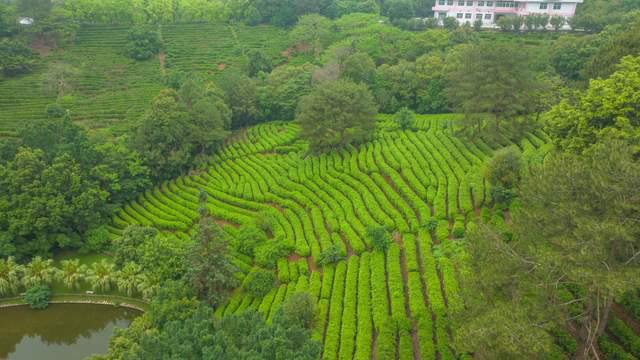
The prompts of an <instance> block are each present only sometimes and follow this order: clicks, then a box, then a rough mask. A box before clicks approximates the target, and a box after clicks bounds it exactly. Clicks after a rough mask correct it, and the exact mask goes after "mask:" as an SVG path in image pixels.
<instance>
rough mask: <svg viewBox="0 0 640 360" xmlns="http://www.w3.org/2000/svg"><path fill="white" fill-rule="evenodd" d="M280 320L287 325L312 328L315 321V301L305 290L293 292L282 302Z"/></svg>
mask: <svg viewBox="0 0 640 360" xmlns="http://www.w3.org/2000/svg"><path fill="white" fill-rule="evenodd" d="M281 309H282V314H281V315H280V316H281V318H280V319H281V320H282V321H284V322H285V324H287V325H288V326H300V327H302V328H305V329H311V328H313V326H314V324H315V321H316V302H315V301H314V300H313V299H312V298H311V296H310V295H309V294H308V293H306V292H301V293H295V294H293V295H291V297H289V298H288V299H287V300H286V301H285V302H284V304H282V308H281Z"/></svg>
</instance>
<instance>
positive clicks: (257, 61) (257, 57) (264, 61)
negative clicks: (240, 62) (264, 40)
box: [247, 50, 273, 77]
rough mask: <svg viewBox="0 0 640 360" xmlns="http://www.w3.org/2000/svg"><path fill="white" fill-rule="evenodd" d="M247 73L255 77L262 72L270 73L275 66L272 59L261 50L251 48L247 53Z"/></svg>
mask: <svg viewBox="0 0 640 360" xmlns="http://www.w3.org/2000/svg"><path fill="white" fill-rule="evenodd" d="M247 59H248V63H247V75H249V76H250V77H255V76H257V75H258V74H260V73H265V74H268V73H270V72H271V69H272V68H273V64H272V61H271V59H270V58H269V57H267V56H266V55H265V54H264V53H263V52H262V51H260V50H251V51H249V53H248V54H247Z"/></svg>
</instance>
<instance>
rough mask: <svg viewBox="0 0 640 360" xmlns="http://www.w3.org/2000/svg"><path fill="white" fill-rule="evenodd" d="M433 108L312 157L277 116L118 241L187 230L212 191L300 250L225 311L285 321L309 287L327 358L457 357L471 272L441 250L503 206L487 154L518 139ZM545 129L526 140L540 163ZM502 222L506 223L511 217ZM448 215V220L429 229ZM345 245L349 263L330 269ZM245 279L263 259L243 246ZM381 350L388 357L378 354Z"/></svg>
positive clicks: (151, 200) (215, 208) (126, 216)
mask: <svg viewBox="0 0 640 360" xmlns="http://www.w3.org/2000/svg"><path fill="white" fill-rule="evenodd" d="M449 118H450V119H447V118H445V117H442V116H421V117H419V120H418V126H417V127H418V130H416V131H399V130H396V129H395V128H394V126H393V124H391V121H390V120H389V119H388V118H387V117H381V118H380V120H379V131H378V132H377V134H376V138H375V140H374V141H371V142H369V143H367V144H364V145H362V146H360V147H358V148H355V147H351V148H349V149H345V150H341V151H334V152H331V153H328V154H324V155H321V156H306V155H305V150H306V144H305V143H303V142H301V141H299V140H298V138H297V132H298V126H297V125H296V124H293V123H267V124H262V125H259V126H256V127H253V128H250V129H248V130H247V131H246V132H242V133H239V134H237V135H236V136H235V137H233V139H234V140H232V141H231V142H230V143H229V144H227V146H225V148H224V149H223V150H222V151H221V152H220V153H219V154H218V155H217V156H215V157H214V158H213V159H212V160H211V164H210V166H209V167H208V168H207V169H200V170H194V171H192V172H191V174H189V175H185V176H183V177H181V178H179V179H176V180H174V181H170V182H166V183H164V184H162V185H161V186H160V187H158V188H155V189H152V190H149V191H147V192H146V193H145V194H144V195H143V196H141V197H140V198H139V199H138V200H137V201H135V202H133V203H130V204H128V205H126V206H125V207H124V208H123V209H121V210H120V211H119V212H118V213H117V214H116V215H115V217H114V220H113V225H112V227H111V232H112V233H113V236H114V237H117V236H119V235H120V234H122V231H123V230H124V229H125V228H126V227H127V226H128V225H130V224H143V225H148V226H155V227H157V228H159V229H161V230H163V231H167V232H171V233H176V234H178V235H179V236H188V234H189V233H191V232H192V231H193V229H194V223H195V221H196V220H197V217H198V206H199V205H198V198H199V196H198V195H199V193H200V191H201V190H204V191H206V192H207V194H208V204H207V206H208V209H209V211H210V213H211V214H212V216H213V217H215V218H216V220H217V221H218V223H219V224H221V225H223V229H224V230H225V231H226V232H228V233H229V234H230V235H234V234H235V233H237V231H238V230H237V227H238V226H239V225H242V224H251V223H252V222H253V221H255V218H256V217H257V216H258V215H259V214H261V213H265V212H267V213H271V214H273V216H274V217H275V218H276V219H277V224H276V225H275V226H274V229H273V231H272V235H273V239H272V240H270V241H282V242H285V243H287V244H289V245H290V246H291V247H292V248H294V249H295V251H294V252H293V253H292V254H290V255H289V256H288V257H285V258H281V259H280V260H278V262H277V278H278V285H277V286H276V287H274V288H273V289H272V290H271V291H270V292H269V293H268V294H267V295H266V296H264V297H263V298H252V297H250V296H248V295H246V294H244V293H243V292H242V291H241V290H237V291H236V292H235V293H234V295H233V296H232V297H231V299H230V300H229V302H228V303H227V304H226V306H223V307H220V308H218V310H217V315H219V316H223V315H225V314H235V313H240V312H243V311H247V310H248V309H253V310H256V311H258V312H260V313H262V314H263V315H264V316H265V318H267V319H272V318H273V316H274V314H275V313H276V311H277V309H278V308H279V306H280V305H281V304H282V303H283V302H284V301H286V299H287V298H289V297H290V296H291V295H292V294H294V293H295V292H298V291H306V292H309V293H310V294H311V295H312V296H313V298H314V299H316V300H317V304H318V312H319V317H318V319H319V320H318V322H317V325H316V327H315V329H314V336H315V338H316V339H318V340H319V341H321V342H322V344H323V359H371V358H372V357H373V358H377V359H396V358H399V359H436V358H438V357H439V358H440V359H453V358H454V356H455V355H454V354H453V353H452V350H451V348H450V347H449V343H450V338H449V332H448V324H447V313H448V312H449V311H450V310H451V309H455V308H459V307H460V306H462V300H461V298H460V295H459V291H458V277H457V271H458V269H457V268H456V266H455V265H454V263H453V262H452V259H449V258H448V257H447V256H445V255H443V253H441V252H440V251H438V249H439V247H441V246H442V245H443V244H446V243H449V242H451V243H453V242H455V241H456V238H458V237H462V236H464V232H465V229H467V228H469V227H470V226H473V223H474V221H475V219H476V216H477V210H479V209H480V208H481V207H483V206H484V205H486V204H488V203H490V198H489V194H490V192H489V189H488V185H487V183H486V181H485V180H484V178H483V175H482V174H483V166H484V162H485V160H486V159H487V158H488V157H489V156H491V155H492V153H493V152H494V151H495V150H496V149H497V148H500V147H502V146H505V145H509V144H511V141H510V140H509V139H506V138H505V139H502V140H501V141H498V142H496V143H488V142H486V141H484V140H483V139H481V138H474V139H467V138H464V139H463V138H460V137H458V136H455V135H454V134H453V132H452V128H453V126H454V125H455V122H456V120H452V118H453V117H449ZM546 143H547V139H546V136H545V134H544V133H541V132H535V133H530V134H527V136H526V138H525V139H524V140H523V141H522V142H520V143H518V144H516V145H517V146H519V147H520V148H521V149H522V150H523V152H524V155H525V157H526V158H528V159H535V158H538V159H541V158H543V157H544V155H545V153H546V151H548V149H549V145H546ZM496 216H499V217H501V216H502V215H501V214H498V215H496ZM428 220H436V221H437V228H436V229H435V230H433V231H431V232H430V231H428V230H426V228H425V227H424V226H423V225H424V224H425V223H426V222H427V221H428ZM375 224H377V225H384V226H385V227H386V228H387V229H388V230H390V231H391V232H392V233H393V237H394V240H395V241H394V243H393V244H392V246H391V247H390V249H389V250H388V251H387V252H386V253H381V252H375V251H372V246H371V244H370V243H369V240H368V239H367V237H366V236H365V231H366V228H367V226H369V225H375ZM331 246H337V247H338V248H340V249H341V251H342V252H343V254H345V255H346V257H347V260H345V261H341V262H339V263H337V264H334V265H327V266H319V265H318V264H317V259H318V257H319V255H320V253H321V252H322V251H323V250H325V249H327V248H329V247H331ZM233 261H234V263H235V264H236V265H237V267H238V268H239V269H240V271H239V273H238V277H239V278H240V279H242V278H243V277H244V276H245V275H246V274H247V273H249V271H250V270H251V269H252V268H253V267H254V266H255V264H254V259H252V258H250V257H247V256H244V255H241V254H234V260H233ZM374 354H375V355H374Z"/></svg>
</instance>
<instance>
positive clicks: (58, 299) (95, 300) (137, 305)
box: [0, 294, 149, 312]
mask: <svg viewBox="0 0 640 360" xmlns="http://www.w3.org/2000/svg"><path fill="white" fill-rule="evenodd" d="M49 303H50V304H93V305H112V306H119V307H123V308H129V309H133V310H138V311H141V312H145V311H146V310H147V309H148V307H149V304H148V303H147V302H145V301H142V300H140V299H134V298H128V297H124V296H116V295H88V294H54V295H53V296H51V300H50V301H49ZM23 305H27V303H26V302H25V301H24V299H23V298H22V297H13V298H5V299H0V309H1V308H7V307H13V306H23Z"/></svg>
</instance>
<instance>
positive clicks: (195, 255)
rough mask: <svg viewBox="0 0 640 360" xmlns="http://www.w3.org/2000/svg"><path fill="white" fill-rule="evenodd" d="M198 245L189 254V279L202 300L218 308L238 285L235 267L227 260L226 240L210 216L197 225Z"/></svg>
mask: <svg viewBox="0 0 640 360" xmlns="http://www.w3.org/2000/svg"><path fill="white" fill-rule="evenodd" d="M194 241H195V245H194V246H193V248H192V249H191V253H190V254H189V271H188V273H187V279H188V281H189V283H190V284H191V285H192V286H193V288H194V289H195V291H196V294H197V296H198V298H199V299H201V300H203V301H205V302H207V303H208V304H210V305H212V306H219V305H220V304H222V302H223V301H224V300H225V299H226V298H227V296H228V294H229V292H230V291H231V289H233V288H234V287H235V286H237V285H238V284H237V280H236V278H235V277H234V273H235V272H236V271H237V269H236V267H235V266H234V265H233V263H232V262H231V261H230V260H229V258H228V249H227V241H226V239H225V235H224V233H223V232H222V230H221V229H220V227H219V226H218V225H217V224H216V223H214V222H213V220H211V219H210V218H209V217H203V218H202V219H201V220H200V223H199V224H198V228H197V231H196V235H195V236H194Z"/></svg>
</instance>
